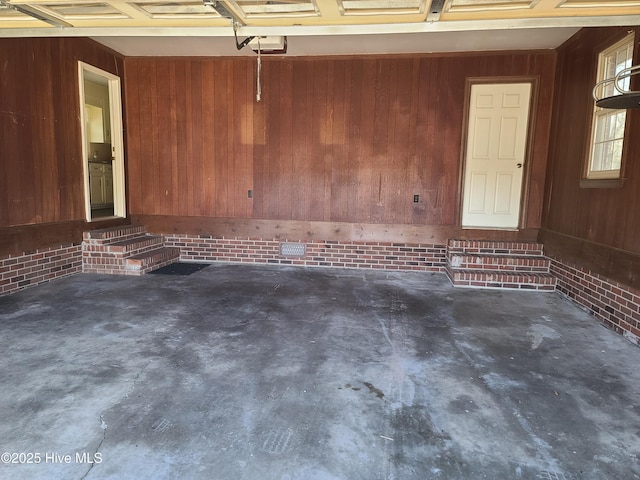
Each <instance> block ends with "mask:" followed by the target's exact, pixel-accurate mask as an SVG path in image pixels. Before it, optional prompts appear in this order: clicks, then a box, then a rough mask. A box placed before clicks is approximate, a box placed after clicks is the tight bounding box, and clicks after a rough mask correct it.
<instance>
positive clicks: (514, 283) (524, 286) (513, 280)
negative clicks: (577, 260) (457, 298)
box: [447, 270, 556, 292]
mask: <svg viewBox="0 0 640 480" xmlns="http://www.w3.org/2000/svg"><path fill="white" fill-rule="evenodd" d="M447 276H448V277H449V280H451V283H452V284H453V285H454V286H455V287H470V288H493V289H507V290H539V291H549V292H552V291H555V289H556V279H555V278H554V277H552V276H550V275H548V274H543V275H535V274H532V275H530V276H526V277H524V276H522V275H518V274H513V275H509V274H500V275H488V274H487V275H485V274H482V273H473V274H468V273H465V272H455V271H454V272H451V271H450V270H447Z"/></svg>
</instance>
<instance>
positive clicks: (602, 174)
mask: <svg viewBox="0 0 640 480" xmlns="http://www.w3.org/2000/svg"><path fill="white" fill-rule="evenodd" d="M634 42H635V33H630V34H629V35H627V36H625V37H624V38H623V39H621V40H620V41H618V42H616V43H615V44H613V45H611V46H610V47H607V48H606V49H604V50H603V51H601V52H600V54H599V55H598V73H597V80H596V82H600V81H601V80H604V79H605V75H607V73H606V72H605V69H606V62H605V58H606V57H608V56H609V55H611V53H613V52H615V51H617V50H619V49H620V48H621V47H623V46H624V45H626V44H629V43H630V44H631V45H632V50H631V56H632V58H633V46H635V45H634ZM616 94H618V92H616ZM612 112H626V111H625V110H622V109H620V110H611V109H605V108H601V107H598V106H597V105H595V102H594V106H593V117H592V120H591V137H590V142H589V158H588V163H587V168H586V169H585V170H586V172H585V177H586V179H587V180H592V179H593V180H601V179H618V178H620V177H621V175H622V167H623V162H624V150H623V151H622V153H621V157H620V168H618V169H613V170H592V166H593V161H594V151H595V147H596V130H597V123H598V119H599V118H600V117H601V116H603V115H604V114H606V113H612ZM627 122H628V115H626V113H625V127H624V133H623V140H622V141H623V148H624V137H626V132H627Z"/></svg>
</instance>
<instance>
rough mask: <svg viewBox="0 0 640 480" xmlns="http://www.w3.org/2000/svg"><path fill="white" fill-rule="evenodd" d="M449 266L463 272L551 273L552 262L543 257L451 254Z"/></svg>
mask: <svg viewBox="0 0 640 480" xmlns="http://www.w3.org/2000/svg"><path fill="white" fill-rule="evenodd" d="M447 258H448V262H449V266H450V267H451V268H452V269H462V270H485V271H488V270H491V271H514V272H538V273H549V266H550V264H551V261H550V260H549V259H548V258H546V257H543V256H541V255H495V254H494V255H486V254H480V253H457V252H449V255H448V257H447Z"/></svg>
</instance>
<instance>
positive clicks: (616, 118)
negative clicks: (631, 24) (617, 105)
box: [586, 34, 634, 179]
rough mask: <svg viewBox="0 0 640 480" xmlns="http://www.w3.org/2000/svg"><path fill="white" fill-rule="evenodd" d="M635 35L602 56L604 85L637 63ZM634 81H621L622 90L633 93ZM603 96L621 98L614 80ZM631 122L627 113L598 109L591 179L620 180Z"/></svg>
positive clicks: (600, 71)
mask: <svg viewBox="0 0 640 480" xmlns="http://www.w3.org/2000/svg"><path fill="white" fill-rule="evenodd" d="M633 41H634V35H633V34H631V35H628V36H627V37H625V38H624V39H622V40H621V41H620V42H618V43H616V44H615V45H613V46H611V47H609V48H607V49H606V50H604V51H603V52H602V53H600V55H599V57H598V78H597V81H598V82H601V81H603V80H606V79H613V78H614V77H615V76H616V75H617V74H618V73H620V72H621V71H622V70H624V69H625V68H629V67H631V65H632V61H633ZM629 83H630V78H629V77H627V78H624V79H621V81H620V83H619V85H618V86H619V87H620V88H621V89H622V90H629ZM601 88H602V91H601V92H600V93H599V96H600V97H601V98H604V97H611V96H614V95H620V94H621V93H620V92H619V91H618V90H617V89H616V88H615V86H614V84H613V81H612V82H607V83H605V84H604V85H603V86H602V87H601ZM626 120H627V111H626V110H614V109H610V108H601V107H598V106H596V107H595V109H594V112H593V125H592V128H591V151H590V155H589V168H588V169H587V175H586V176H587V179H609V178H620V171H621V167H622V145H623V143H624V132H625V125H626Z"/></svg>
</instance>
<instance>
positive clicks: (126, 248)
mask: <svg viewBox="0 0 640 480" xmlns="http://www.w3.org/2000/svg"><path fill="white" fill-rule="evenodd" d="M163 244H164V239H163V238H162V237H151V236H145V237H140V239H139V241H136V242H135V243H131V244H129V245H113V244H99V245H87V244H84V245H83V247H84V251H87V252H97V253H113V254H124V255H136V254H138V253H142V252H143V251H145V250H149V249H153V248H158V247H161V246H162V245H163Z"/></svg>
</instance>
